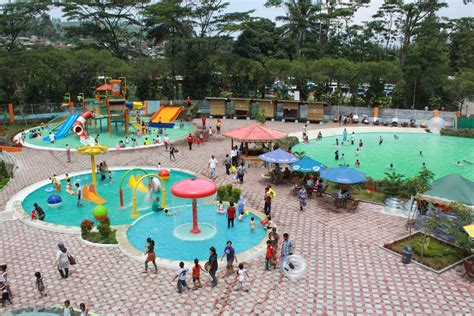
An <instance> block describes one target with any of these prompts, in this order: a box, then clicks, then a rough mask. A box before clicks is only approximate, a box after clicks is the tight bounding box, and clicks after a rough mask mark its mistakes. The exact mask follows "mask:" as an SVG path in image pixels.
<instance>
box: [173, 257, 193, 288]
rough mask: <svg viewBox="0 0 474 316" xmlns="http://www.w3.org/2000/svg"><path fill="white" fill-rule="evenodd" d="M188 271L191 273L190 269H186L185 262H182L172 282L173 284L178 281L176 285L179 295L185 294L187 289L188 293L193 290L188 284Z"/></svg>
mask: <svg viewBox="0 0 474 316" xmlns="http://www.w3.org/2000/svg"><path fill="white" fill-rule="evenodd" d="M188 271H189V269H188V268H185V267H184V262H183V261H181V262H180V263H179V269H178V271H177V272H176V275H175V276H174V278H173V280H172V281H171V282H173V281H174V280H176V279H178V283H177V284H176V289H177V291H178V293H180V294H181V293H183V289H184V288H186V289H187V290H188V291H189V290H191V288H190V287H189V286H188V284H187V283H186V274H187V273H188Z"/></svg>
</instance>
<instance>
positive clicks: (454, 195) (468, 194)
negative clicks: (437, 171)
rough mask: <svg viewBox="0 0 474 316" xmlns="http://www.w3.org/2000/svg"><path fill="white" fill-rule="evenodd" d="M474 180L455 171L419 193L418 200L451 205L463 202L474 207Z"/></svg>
mask: <svg viewBox="0 0 474 316" xmlns="http://www.w3.org/2000/svg"><path fill="white" fill-rule="evenodd" d="M473 192H474V182H472V181H470V180H468V179H466V178H464V177H462V176H460V175H459V174H457V173H453V174H450V175H447V176H445V177H442V178H440V179H438V180H436V181H433V183H432V184H431V189H430V190H428V191H426V192H425V193H423V194H418V195H417V196H416V198H417V199H418V200H424V201H426V202H429V203H433V204H440V205H449V204H451V203H455V202H457V203H461V204H464V205H466V206H469V207H471V208H472V209H474V193H473Z"/></svg>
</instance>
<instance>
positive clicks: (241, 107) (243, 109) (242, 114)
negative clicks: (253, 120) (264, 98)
mask: <svg viewBox="0 0 474 316" xmlns="http://www.w3.org/2000/svg"><path fill="white" fill-rule="evenodd" d="M230 100H231V102H232V103H234V116H236V117H238V118H247V117H250V116H251V112H250V105H251V102H252V99H246V98H231V99H230Z"/></svg>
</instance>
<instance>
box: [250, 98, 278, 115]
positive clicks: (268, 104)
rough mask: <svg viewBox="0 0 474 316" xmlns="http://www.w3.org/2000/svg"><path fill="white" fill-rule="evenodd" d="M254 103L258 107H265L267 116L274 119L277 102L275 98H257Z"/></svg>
mask: <svg viewBox="0 0 474 316" xmlns="http://www.w3.org/2000/svg"><path fill="white" fill-rule="evenodd" d="M253 104H254V105H256V107H258V109H263V110H264V111H265V117H266V118H268V119H272V118H274V117H275V103H274V102H273V100H269V99H255V100H254V103H253Z"/></svg>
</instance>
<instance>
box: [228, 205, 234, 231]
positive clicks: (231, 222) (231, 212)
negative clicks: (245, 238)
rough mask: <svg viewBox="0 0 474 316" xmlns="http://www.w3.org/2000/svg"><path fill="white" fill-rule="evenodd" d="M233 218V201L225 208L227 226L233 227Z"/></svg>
mask: <svg viewBox="0 0 474 316" xmlns="http://www.w3.org/2000/svg"><path fill="white" fill-rule="evenodd" d="M234 219H235V207H234V202H230V203H229V207H228V208H227V228H230V226H231V225H232V228H234Z"/></svg>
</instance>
